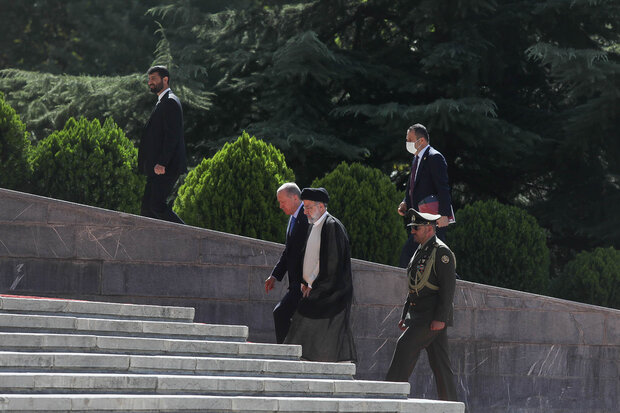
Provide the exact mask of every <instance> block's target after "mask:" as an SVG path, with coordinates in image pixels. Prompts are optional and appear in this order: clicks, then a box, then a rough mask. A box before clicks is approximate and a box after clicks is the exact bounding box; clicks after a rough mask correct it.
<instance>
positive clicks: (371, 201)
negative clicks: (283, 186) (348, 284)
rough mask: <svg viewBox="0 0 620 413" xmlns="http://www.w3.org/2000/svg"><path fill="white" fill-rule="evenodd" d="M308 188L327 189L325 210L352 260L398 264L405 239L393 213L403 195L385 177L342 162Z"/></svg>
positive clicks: (400, 219) (398, 217) (400, 224)
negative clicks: (342, 231)
mask: <svg viewBox="0 0 620 413" xmlns="http://www.w3.org/2000/svg"><path fill="white" fill-rule="evenodd" d="M312 186H314V187H324V188H325V189H327V192H328V193H329V199H330V201H329V205H328V210H329V212H330V213H332V214H333V215H334V216H335V217H337V218H338V219H339V220H340V221H341V222H342V223H343V225H344V226H345V228H346V229H347V232H348V233H349V237H350V238H351V239H350V242H351V255H352V256H353V257H355V258H360V259H363V260H367V261H373V262H379V263H382V264H388V265H397V264H398V257H399V255H400V250H401V248H402V246H403V244H404V242H405V240H406V239H407V234H406V232H405V231H404V230H403V220H402V218H401V217H400V216H399V215H398V214H397V213H396V206H397V205H398V203H399V202H400V201H401V200H402V198H403V195H402V193H399V192H398V191H397V190H396V188H395V187H394V184H393V183H392V182H390V179H389V178H388V177H387V176H386V175H385V174H383V173H382V172H381V171H380V170H378V169H375V168H370V167H367V166H363V165H361V164H359V163H354V164H351V165H348V164H346V163H345V162H343V163H341V164H340V165H338V167H337V168H336V169H334V170H333V171H332V172H330V173H328V174H327V175H325V176H324V177H323V178H320V179H315V180H314V182H313V183H312Z"/></svg>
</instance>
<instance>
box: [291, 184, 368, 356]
mask: <svg viewBox="0 0 620 413" xmlns="http://www.w3.org/2000/svg"><path fill="white" fill-rule="evenodd" d="M301 199H302V200H303V201H304V208H305V210H304V213H305V214H306V216H307V217H308V222H309V223H310V224H312V225H311V227H310V229H309V234H308V240H307V242H306V248H305V251H304V263H303V280H302V286H301V289H302V293H303V297H302V299H301V301H300V302H299V306H298V307H297V311H296V312H295V314H294V315H293V320H292V323H291V327H290V330H289V332H288V335H287V336H286V339H285V340H284V343H285V344H301V346H302V358H303V359H306V360H313V361H356V360H357V352H356V350H355V343H354V341H353V334H352V332H351V327H350V322H349V320H350V316H351V301H352V299H353V280H352V277H351V247H350V244H349V236H348V234H347V231H346V229H345V228H344V226H343V225H342V223H341V222H340V221H338V220H337V219H336V218H334V217H333V216H331V215H330V214H329V213H328V212H327V202H328V201H329V195H328V194H327V191H326V190H325V189H324V188H305V189H304V190H303V191H302V192H301Z"/></svg>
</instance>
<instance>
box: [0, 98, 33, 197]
mask: <svg viewBox="0 0 620 413" xmlns="http://www.w3.org/2000/svg"><path fill="white" fill-rule="evenodd" d="M29 155H30V141H29V140H28V134H27V132H26V125H24V124H23V123H22V121H21V119H20V118H19V116H18V115H17V113H15V109H13V108H12V107H11V106H10V105H9V104H8V103H6V101H5V100H4V95H3V94H2V92H0V187H2V188H9V189H20V190H24V189H27V187H28V182H29V181H30V174H31V173H32V170H31V167H30V162H29V161H28V156H29Z"/></svg>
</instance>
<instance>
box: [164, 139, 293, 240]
mask: <svg viewBox="0 0 620 413" xmlns="http://www.w3.org/2000/svg"><path fill="white" fill-rule="evenodd" d="M294 179H295V175H294V174H293V171H292V170H291V169H290V168H289V167H287V166H286V162H285V160H284V155H282V153H281V152H280V151H279V150H277V149H276V148H275V147H273V146H272V145H270V144H267V143H265V142H263V141H261V140H260V139H257V138H256V137H254V136H252V137H250V135H248V134H247V133H245V132H244V133H243V134H242V135H241V136H240V137H239V138H238V139H237V140H236V141H235V142H233V143H227V144H226V145H224V147H223V148H222V149H221V150H220V151H218V152H217V153H216V154H215V156H213V157H212V158H209V159H206V158H205V159H203V161H202V162H201V163H200V164H198V166H196V168H195V169H193V170H192V171H191V172H190V173H189V174H188V175H187V177H186V178H185V183H184V184H183V185H182V186H181V187H180V188H179V195H178V197H177V198H176V200H175V202H174V210H175V212H176V213H177V214H179V216H180V217H181V218H182V219H183V220H184V221H185V222H186V223H188V224H189V225H195V226H199V227H203V228H209V229H214V230H218V231H224V232H229V233H232V234H239V235H245V236H248V237H252V238H260V239H265V240H269V241H278V242H283V241H284V236H285V234H284V230H283V229H284V228H285V227H286V216H285V215H284V214H283V213H282V212H281V211H280V209H279V208H278V203H277V201H276V191H277V189H278V188H279V186H280V185H282V184H283V183H285V182H289V181H293V180H294Z"/></svg>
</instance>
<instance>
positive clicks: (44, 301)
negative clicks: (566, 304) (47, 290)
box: [0, 295, 195, 322]
mask: <svg viewBox="0 0 620 413" xmlns="http://www.w3.org/2000/svg"><path fill="white" fill-rule="evenodd" d="M0 312H2V313H22V314H23V313H26V314H40V315H50V314H53V315H57V316H61V315H68V316H77V315H80V316H87V317H91V318H123V319H141V320H150V321H179V322H181V321H185V322H192V321H194V313H195V310H194V309H193V308H189V307H172V306H158V305H136V304H118V303H106V302H97V301H81V300H66V299H50V298H39V297H36V298H35V297H15V296H5V295H0Z"/></svg>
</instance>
